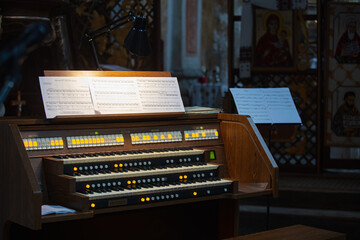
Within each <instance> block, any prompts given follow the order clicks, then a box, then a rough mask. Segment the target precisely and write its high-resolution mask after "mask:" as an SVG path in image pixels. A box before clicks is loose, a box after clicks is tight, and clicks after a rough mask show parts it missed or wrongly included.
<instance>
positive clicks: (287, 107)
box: [230, 88, 301, 124]
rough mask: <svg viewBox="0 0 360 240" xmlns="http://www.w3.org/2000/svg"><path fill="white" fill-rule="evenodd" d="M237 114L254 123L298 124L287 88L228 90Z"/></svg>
mask: <svg viewBox="0 0 360 240" xmlns="http://www.w3.org/2000/svg"><path fill="white" fill-rule="evenodd" d="M230 92H231V94H232V95H233V98H234V101H235V105H236V108H237V111H238V114H242V115H249V116H250V117H251V118H252V119H253V121H254V122H255V123H270V124H274V123H299V124H301V119H300V116H299V114H298V112H297V110H296V107H295V104H294V101H293V99H292V97H291V93H290V90H289V88H230Z"/></svg>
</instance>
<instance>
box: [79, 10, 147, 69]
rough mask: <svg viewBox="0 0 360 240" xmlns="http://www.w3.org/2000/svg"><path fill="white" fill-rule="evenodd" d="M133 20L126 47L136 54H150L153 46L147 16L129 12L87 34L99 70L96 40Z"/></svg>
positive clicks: (142, 55)
mask: <svg viewBox="0 0 360 240" xmlns="http://www.w3.org/2000/svg"><path fill="white" fill-rule="evenodd" d="M131 21H134V26H133V27H132V28H131V30H130V31H129V33H128V35H127V36H126V38H125V40H124V47H125V48H126V49H127V50H129V51H130V52H131V53H133V54H135V55H136V56H140V57H145V56H148V55H149V54H150V49H151V48H150V42H149V38H148V32H147V29H146V18H145V17H144V16H142V15H140V16H137V17H135V16H134V14H133V13H132V12H129V13H128V15H126V16H123V17H120V18H118V19H117V20H115V21H113V22H111V23H109V24H107V25H105V26H104V27H101V28H99V29H97V30H92V31H90V32H89V33H87V34H86V37H87V38H88V41H89V43H90V45H91V50H92V52H93V56H94V59H95V63H96V67H97V70H102V68H101V66H100V63H99V59H98V55H97V52H96V47H95V43H94V40H95V39H96V38H98V37H101V36H102V35H104V34H107V33H110V32H111V31H113V30H114V29H116V28H118V27H120V26H122V25H125V24H126V23H128V22H131Z"/></svg>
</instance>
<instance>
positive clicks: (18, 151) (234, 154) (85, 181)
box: [0, 114, 278, 239]
mask: <svg viewBox="0 0 360 240" xmlns="http://www.w3.org/2000/svg"><path fill="white" fill-rule="evenodd" d="M0 129H1V135H0V157H1V159H0V160H1V161H0V171H1V172H0V184H1V189H2V194H1V197H0V204H1V205H0V209H1V212H0V213H1V214H0V223H1V232H0V233H1V238H2V239H20V238H23V237H25V236H26V237H40V238H44V239H65V238H66V239H78V238H83V239H98V238H104V239H105V238H106V239H115V238H119V239H120V238H121V239H143V238H148V239H222V238H227V237H232V236H236V234H237V229H238V219H239V213H238V211H239V199H241V198H245V197H251V196H260V195H272V196H277V191H278V189H277V186H278V184H277V180H278V168H277V165H276V163H275V162H274V160H273V158H272V156H271V154H270V152H269V151H268V149H267V147H266V145H265V143H264V141H263V140H262V138H261V135H260V134H259V132H258V131H257V128H256V126H255V125H254V123H253V122H252V120H251V119H250V118H248V117H247V116H241V115H232V114H161V115H158V114H146V115H144V114H143V115H137V116H134V115H119V116H113V115H108V116H94V117H89V116H84V117H72V118H56V119H50V120H44V119H14V120H1V121H0ZM44 204H55V205H62V206H66V207H69V208H72V209H75V210H76V212H75V213H66V214H53V215H44V216H42V215H41V206H42V205H44Z"/></svg>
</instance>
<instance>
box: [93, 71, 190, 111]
mask: <svg viewBox="0 0 360 240" xmlns="http://www.w3.org/2000/svg"><path fill="white" fill-rule="evenodd" d="M90 91H91V95H92V98H93V102H94V108H95V110H96V112H98V113H100V114H117V113H156V112H184V111H185V109H184V105H183V102H182V99H181V95H180V89H179V85H178V82H177V79H176V78H172V77H169V78H166V77H161V78H152V77H97V78H93V79H92V80H91V81H90Z"/></svg>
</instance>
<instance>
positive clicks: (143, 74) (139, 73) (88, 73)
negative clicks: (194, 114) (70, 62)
mask: <svg viewBox="0 0 360 240" xmlns="http://www.w3.org/2000/svg"><path fill="white" fill-rule="evenodd" d="M44 75H45V76H47V77H50V76H63V77H90V76H91V77H171V73H170V72H163V71H76V70H71V71H56V70H44Z"/></svg>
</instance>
